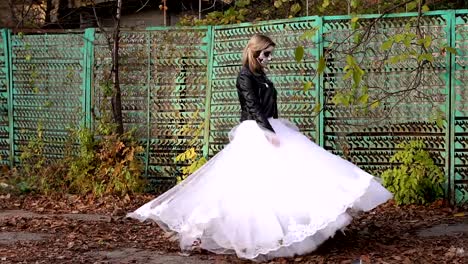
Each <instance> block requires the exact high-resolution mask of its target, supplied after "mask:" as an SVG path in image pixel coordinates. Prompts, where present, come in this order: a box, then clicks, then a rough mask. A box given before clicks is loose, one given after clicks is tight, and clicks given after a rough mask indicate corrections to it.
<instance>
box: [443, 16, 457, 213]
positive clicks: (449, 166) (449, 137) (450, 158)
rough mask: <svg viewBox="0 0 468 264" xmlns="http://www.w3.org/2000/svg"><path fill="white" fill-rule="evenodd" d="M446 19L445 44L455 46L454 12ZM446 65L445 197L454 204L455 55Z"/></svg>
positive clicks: (449, 58)
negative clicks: (446, 37)
mask: <svg viewBox="0 0 468 264" xmlns="http://www.w3.org/2000/svg"><path fill="white" fill-rule="evenodd" d="M446 19H447V29H446V30H447V36H448V39H447V44H448V45H449V46H450V47H454V46H455V37H456V36H455V31H456V18H455V12H454V11H453V10H452V11H449V12H448V13H447V16H446ZM447 54H448V56H446V65H447V75H448V76H447V86H446V87H447V88H446V89H447V90H446V92H447V95H448V100H445V101H446V106H445V118H446V120H447V130H448V131H447V132H446V140H445V141H446V144H445V145H446V147H447V149H446V152H447V155H446V158H445V160H446V167H445V176H446V188H447V189H446V191H447V193H446V195H447V199H448V200H449V202H450V204H452V205H454V204H456V193H455V192H456V190H455V116H456V113H455V111H456V108H455V100H456V89H455V82H456V80H455V55H454V54H452V53H450V52H447Z"/></svg>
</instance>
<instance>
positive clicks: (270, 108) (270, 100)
mask: <svg viewBox="0 0 468 264" xmlns="http://www.w3.org/2000/svg"><path fill="white" fill-rule="evenodd" d="M236 86H237V94H238V96H239V102H240V105H241V122H242V121H244V120H255V121H257V124H258V125H259V126H261V127H262V128H265V129H267V130H270V131H271V132H275V130H274V129H273V127H272V126H271V124H270V122H268V118H270V117H273V118H278V105H277V101H276V97H277V91H276V89H275V87H274V85H273V83H272V82H271V81H270V80H268V78H267V77H266V75H265V74H263V73H262V74H253V73H252V72H251V71H250V69H249V68H248V67H245V66H244V67H242V69H241V71H240V73H239V76H238V77H237V83H236Z"/></svg>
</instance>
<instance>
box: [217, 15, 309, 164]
mask: <svg viewBox="0 0 468 264" xmlns="http://www.w3.org/2000/svg"><path fill="white" fill-rule="evenodd" d="M314 28H318V24H317V22H316V20H315V19H312V18H310V19H304V20H299V21H295V22H284V21H283V22H276V23H269V24H260V25H255V26H252V25H248V26H229V27H217V28H215V31H214V48H213V54H214V57H213V71H212V72H213V76H212V90H211V118H210V138H209V155H210V156H213V155H214V154H216V153H217V152H218V151H220V150H221V149H222V148H223V146H224V145H225V144H226V143H227V142H228V139H227V134H228V132H229V130H230V129H232V128H233V127H234V126H235V125H237V124H238V123H239V118H240V106H239V102H238V96H237V90H236V78H237V74H238V73H239V70H240V68H241V57H242V51H243V49H244V47H245V46H246V45H247V42H248V40H249V38H250V37H251V36H252V35H253V34H254V33H261V34H266V35H268V36H270V37H271V38H272V39H273V41H274V42H275V43H276V45H277V47H276V48H275V51H274V59H273V61H272V62H271V63H270V65H269V72H268V76H269V78H270V79H271V81H272V82H273V83H274V84H275V88H276V89H277V90H278V102H279V106H278V110H279V115H280V116H281V117H283V118H288V119H290V120H292V121H293V122H294V123H295V124H297V126H298V127H299V128H300V129H301V130H302V131H303V132H304V133H306V134H307V135H308V136H309V137H310V138H311V139H316V138H317V134H316V133H317V131H318V130H317V126H318V123H317V122H316V119H315V118H314V114H313V109H314V106H315V103H316V102H317V100H318V98H316V97H317V94H318V93H317V90H316V89H314V88H312V89H310V90H308V91H304V83H305V82H308V81H311V82H312V81H314V76H315V71H316V69H317V67H316V64H317V61H318V52H317V47H318V45H317V44H316V39H315V38H313V39H301V37H302V35H303V34H304V33H305V32H306V31H310V30H312V29H314ZM299 45H302V46H304V47H305V49H306V52H305V56H304V59H303V61H302V62H301V63H297V62H296V61H295V57H294V50H295V48H296V47H297V46H299Z"/></svg>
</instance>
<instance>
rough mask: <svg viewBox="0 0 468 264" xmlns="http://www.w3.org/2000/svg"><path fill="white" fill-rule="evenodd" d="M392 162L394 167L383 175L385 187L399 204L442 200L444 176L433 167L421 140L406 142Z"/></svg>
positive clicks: (435, 166)
mask: <svg viewBox="0 0 468 264" xmlns="http://www.w3.org/2000/svg"><path fill="white" fill-rule="evenodd" d="M398 147H399V148H402V150H400V151H398V152H397V153H396V154H395V155H394V156H393V157H392V158H391V159H390V162H392V163H393V164H394V165H393V168H391V169H388V170H386V171H385V172H383V173H382V180H383V185H384V186H385V187H386V188H387V189H388V190H389V191H391V192H392V193H393V194H394V195H395V197H394V198H395V201H396V203H397V204H426V203H429V202H432V201H434V200H436V199H438V198H441V197H443V188H442V184H443V182H444V174H443V173H442V171H441V170H440V168H439V167H438V166H437V165H435V164H434V160H433V159H432V158H431V156H430V154H429V152H427V151H426V150H424V148H425V144H424V142H423V141H421V140H414V141H410V142H403V143H401V144H399V145H398Z"/></svg>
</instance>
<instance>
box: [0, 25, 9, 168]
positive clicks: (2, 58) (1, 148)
mask: <svg viewBox="0 0 468 264" xmlns="http://www.w3.org/2000/svg"><path fill="white" fill-rule="evenodd" d="M8 33H9V32H8V31H7V30H0V163H1V164H2V165H8V164H9V162H10V161H9V159H10V140H9V136H10V131H9V118H8V106H9V104H8V101H9V100H8V97H9V93H8V90H9V89H8V88H9V86H10V84H9V76H8V75H9V74H10V70H9V67H10V63H9V61H8V60H9V58H8V57H9V56H7V54H8V53H9V44H10V42H9V36H10V35H9V34H8Z"/></svg>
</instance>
